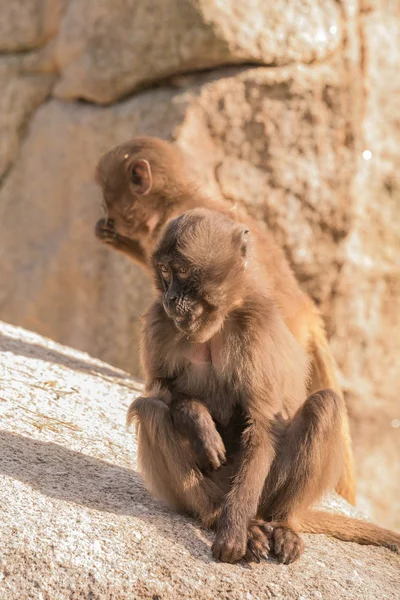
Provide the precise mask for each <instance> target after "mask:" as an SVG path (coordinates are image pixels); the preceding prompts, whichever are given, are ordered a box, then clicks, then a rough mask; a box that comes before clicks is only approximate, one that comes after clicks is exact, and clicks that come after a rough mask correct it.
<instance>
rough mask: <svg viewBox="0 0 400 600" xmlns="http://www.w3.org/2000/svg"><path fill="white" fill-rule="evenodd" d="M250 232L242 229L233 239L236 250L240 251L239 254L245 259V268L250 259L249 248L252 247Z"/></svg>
mask: <svg viewBox="0 0 400 600" xmlns="http://www.w3.org/2000/svg"><path fill="white" fill-rule="evenodd" d="M249 234H250V231H249V230H248V229H242V228H241V229H240V230H239V231H236V233H235V235H234V238H233V242H234V244H235V246H236V248H238V249H239V252H240V254H241V257H242V258H243V261H244V266H245V267H246V266H247V257H248V252H249V246H250V235H249Z"/></svg>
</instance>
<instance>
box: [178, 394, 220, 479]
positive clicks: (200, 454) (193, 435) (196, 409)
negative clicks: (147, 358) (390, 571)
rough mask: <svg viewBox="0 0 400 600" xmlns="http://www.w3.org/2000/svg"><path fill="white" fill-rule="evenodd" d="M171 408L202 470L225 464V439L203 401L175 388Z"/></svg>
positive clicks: (179, 429)
mask: <svg viewBox="0 0 400 600" xmlns="http://www.w3.org/2000/svg"><path fill="white" fill-rule="evenodd" d="M170 410H171V417H172V422H173V424H174V426H175V429H176V430H177V432H178V433H179V434H180V435H182V436H183V437H185V438H186V439H187V440H189V441H190V443H191V447H192V449H193V451H194V453H195V456H196V464H197V466H198V467H199V469H200V471H202V472H207V471H210V470H216V469H219V467H221V466H222V465H223V464H225V461H226V451H225V446H224V442H223V441H222V438H221V436H220V434H219V433H218V431H217V428H216V426H215V423H214V421H213V418H212V416H211V414H210V412H209V410H208V408H207V407H206V406H205V405H204V404H203V403H202V402H199V401H198V400H193V399H190V398H187V397H185V396H184V395H183V394H180V393H177V392H175V393H174V392H172V399H171V407H170Z"/></svg>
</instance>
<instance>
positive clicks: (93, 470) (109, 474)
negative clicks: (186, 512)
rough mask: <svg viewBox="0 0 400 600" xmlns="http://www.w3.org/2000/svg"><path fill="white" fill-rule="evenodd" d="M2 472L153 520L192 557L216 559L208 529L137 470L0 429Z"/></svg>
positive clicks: (78, 500)
mask: <svg viewBox="0 0 400 600" xmlns="http://www.w3.org/2000/svg"><path fill="white" fill-rule="evenodd" d="M0 473H1V474H3V475H6V476H8V477H12V478H13V479H17V480H19V481H21V482H23V483H25V484H27V485H29V486H31V487H32V488H33V489H35V490H37V491H39V492H40V493H42V494H44V495H45V496H49V497H51V498H55V499H57V500H62V501H64V502H71V503H74V504H78V505H81V506H85V507H88V508H91V509H94V510H98V511H102V512H108V513H113V514H116V515H128V516H129V515H131V516H134V517H135V518H138V519H141V520H143V521H147V522H151V524H152V525H153V526H154V525H155V526H156V527H157V533H158V534H159V535H161V536H162V537H164V538H165V539H167V540H169V541H170V540H173V541H174V542H176V540H177V538H179V539H180V541H181V543H182V544H183V545H184V546H185V548H186V549H187V550H188V552H190V554H191V555H192V556H195V557H196V558H197V559H200V560H203V561H204V562H210V561H211V560H212V559H211V553H210V550H209V548H207V547H206V543H205V539H204V538H205V537H209V532H205V531H204V532H200V531H199V528H198V527H196V526H195V522H194V521H191V520H190V519H187V518H185V517H183V516H181V515H177V514H176V513H174V512H172V511H170V510H169V509H168V508H166V507H164V506H163V505H162V504H161V503H159V502H158V501H157V500H155V499H154V498H153V497H152V496H151V495H150V494H149V493H148V492H147V490H146V489H145V487H144V485H143V483H142V481H141V479H140V477H139V475H138V474H137V473H136V472H135V471H133V470H130V469H127V468H124V467H120V466H117V465H113V464H111V463H108V462H106V461H103V460H99V459H97V458H92V457H91V456H87V455H85V454H82V453H80V452H75V451H73V450H70V449H68V448H66V447H65V446H60V445H58V444H54V443H52V442H42V441H39V440H35V439H32V438H28V437H25V436H21V435H17V434H14V433H10V432H8V431H0ZM201 538H203V540H202V542H201V541H200V540H201Z"/></svg>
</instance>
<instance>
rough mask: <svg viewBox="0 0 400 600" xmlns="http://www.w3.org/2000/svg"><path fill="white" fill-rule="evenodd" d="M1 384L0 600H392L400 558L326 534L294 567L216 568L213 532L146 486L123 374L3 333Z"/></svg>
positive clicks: (340, 506)
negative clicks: (139, 469)
mask: <svg viewBox="0 0 400 600" xmlns="http://www.w3.org/2000/svg"><path fill="white" fill-rule="evenodd" d="M0 385H1V393H0V412H1V421H2V428H1V432H0V507H1V509H2V518H1V519H0V545H1V546H0V547H1V556H0V573H1V578H0V597H1V598H2V600H15V599H16V598H18V600H28V599H29V600H31V599H34V600H39V599H40V600H53V599H55V598H57V600H64V599H65V600H67V599H68V600H71V599H78V598H79V599H82V600H83V599H85V600H89V599H92V600H93V599H99V600H100V599H102V600H117V599H118V600H124V599H127V600H128V599H129V600H135V599H136V598H141V599H142V598H149V599H152V600H154V599H156V598H157V599H160V600H168V599H171V600H175V599H176V598H182V599H190V598H195V599H196V600H197V599H199V600H202V599H210V600H211V599H214V598H216V597H218V598H229V599H232V600H236V599H241V600H242V599H243V600H252V599H254V600H256V599H261V598H263V599H270V598H271V599H282V600H283V599H286V598H291V599H293V600H301V599H307V600H311V599H318V598H323V599H324V600H330V599H332V600H342V599H343V600H360V598H362V599H363V600H376V599H377V598H379V600H396V599H397V598H398V595H399V591H400V569H399V566H400V559H399V557H398V556H396V555H394V554H393V553H391V552H390V551H388V550H384V549H377V548H372V547H365V546H364V547H362V546H357V545H356V544H351V543H344V542H338V541H336V540H332V539H329V538H327V537H325V536H305V537H306V551H305V553H304V555H303V557H302V558H301V559H300V560H299V561H298V562H297V563H295V564H294V565H291V566H290V567H286V566H282V565H279V564H277V563H275V561H273V560H272V559H271V560H269V561H268V562H264V563H262V564H259V565H254V566H248V565H245V564H238V565H226V564H222V563H217V562H215V561H213V560H212V559H211V542H212V534H211V533H210V532H208V531H205V530H203V529H202V528H201V527H199V525H198V524H197V523H196V522H195V521H193V520H190V519H187V518H185V517H182V516H179V515H177V514H174V513H172V512H171V511H169V510H168V509H166V508H164V507H163V506H162V505H161V504H159V503H158V502H157V501H155V500H154V499H153V498H151V497H150V495H149V494H148V493H147V492H146V490H145V489H144V487H143V485H142V483H141V481H140V477H139V476H138V474H137V472H136V470H135V468H136V464H135V455H136V445H135V439H134V436H133V434H132V433H128V432H127V431H126V429H125V426H124V420H125V413H126V409H127V407H128V406H129V404H130V402H131V401H132V399H133V397H134V396H135V395H136V394H137V393H138V385H137V382H136V381H135V380H133V379H132V378H131V377H129V376H128V375H127V374H125V373H124V372H122V371H119V370H117V369H115V368H114V367H111V366H109V365H107V364H105V363H102V362H100V361H98V360H95V359H92V358H90V357H89V356H88V355H86V354H83V353H80V352H78V351H76V350H72V349H70V348H66V347H64V346H60V345H59V344H56V343H54V342H52V341H50V340H47V339H44V338H41V337H40V336H38V335H36V334H33V333H30V332H27V331H24V330H22V329H19V328H14V327H10V326H9V325H4V324H2V325H0ZM330 506H331V508H332V509H333V510H337V511H343V512H346V513H349V512H350V508H349V507H348V506H346V504H345V503H342V502H340V501H339V500H338V499H336V498H332V499H331V501H330Z"/></svg>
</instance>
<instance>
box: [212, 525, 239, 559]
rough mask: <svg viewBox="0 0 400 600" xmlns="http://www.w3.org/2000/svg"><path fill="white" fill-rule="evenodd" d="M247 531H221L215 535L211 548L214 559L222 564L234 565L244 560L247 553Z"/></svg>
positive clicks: (231, 529) (232, 529)
mask: <svg viewBox="0 0 400 600" xmlns="http://www.w3.org/2000/svg"><path fill="white" fill-rule="evenodd" d="M247 542H248V537H247V531H246V528H244V529H243V530H242V529H239V528H238V529H234V528H230V529H222V530H221V531H219V532H218V533H217V536H216V538H215V541H214V543H213V546H212V553H213V555H214V558H216V559H217V560H221V561H222V562H228V563H234V562H237V561H238V560H240V559H241V558H244V557H245V556H246V551H247Z"/></svg>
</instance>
